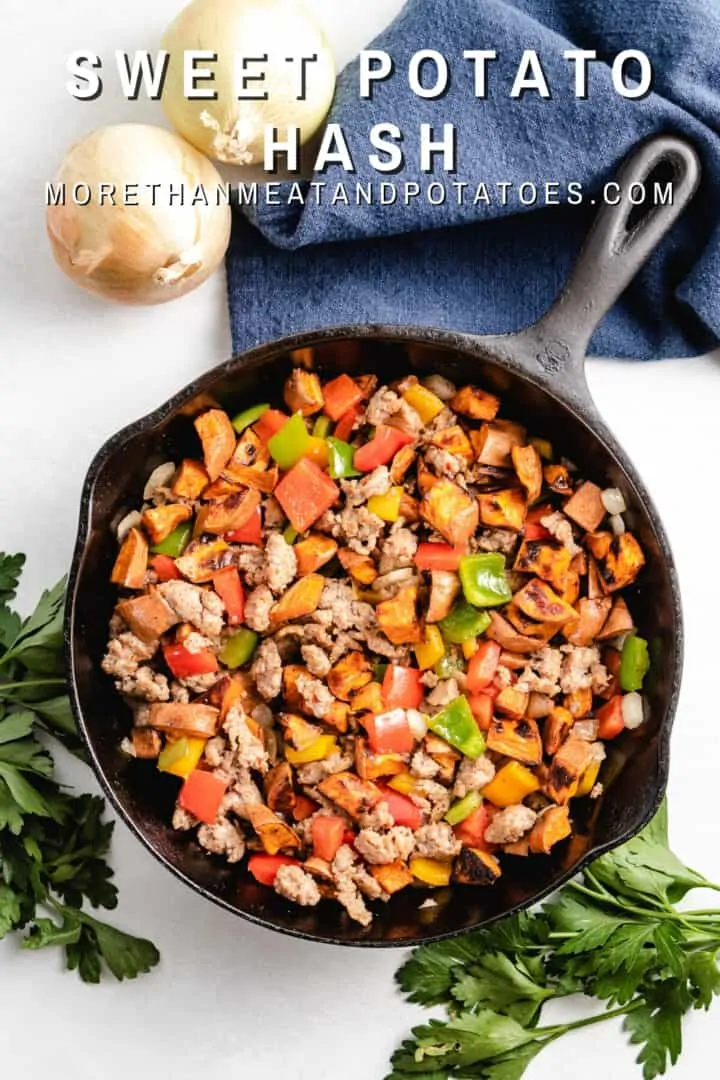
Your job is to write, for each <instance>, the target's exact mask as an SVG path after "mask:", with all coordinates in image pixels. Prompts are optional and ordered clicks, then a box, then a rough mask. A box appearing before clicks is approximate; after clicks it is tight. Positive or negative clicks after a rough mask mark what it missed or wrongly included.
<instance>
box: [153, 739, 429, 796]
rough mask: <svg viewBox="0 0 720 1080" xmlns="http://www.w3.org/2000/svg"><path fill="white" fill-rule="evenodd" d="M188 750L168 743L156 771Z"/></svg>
mask: <svg viewBox="0 0 720 1080" xmlns="http://www.w3.org/2000/svg"><path fill="white" fill-rule="evenodd" d="M188 750H189V744H188V741H187V739H177V740H176V741H175V742H171V743H168V744H167V746H165V747H163V749H162V750H161V751H160V757H159V758H158V769H160V771H161V772H163V771H164V770H165V769H169V768H171V767H172V766H173V765H175V764H176V762H178V761H180V760H181V759H182V758H184V757H185V755H186V754H187V752H188ZM448 813H449V811H448Z"/></svg>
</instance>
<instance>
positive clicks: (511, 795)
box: [482, 761, 540, 807]
mask: <svg viewBox="0 0 720 1080" xmlns="http://www.w3.org/2000/svg"><path fill="white" fill-rule="evenodd" d="M539 787H540V781H539V780H538V778H537V776H536V775H535V773H534V772H531V771H530V769H526V768H525V766H524V765H521V764H520V762H519V761H508V763H507V765H503V767H502V769H499V770H498V771H497V772H496V773H495V776H494V777H493V779H492V780H491V781H490V783H489V784H486V785H485V787H484V788H483V789H482V794H483V798H485V799H487V800H488V801H489V802H491V803H493V805H494V806H503V807H504V806H516V805H517V803H521V802H522V801H523V799H525V798H527V796H528V795H531V794H532V793H533V791H537V790H538V789H539Z"/></svg>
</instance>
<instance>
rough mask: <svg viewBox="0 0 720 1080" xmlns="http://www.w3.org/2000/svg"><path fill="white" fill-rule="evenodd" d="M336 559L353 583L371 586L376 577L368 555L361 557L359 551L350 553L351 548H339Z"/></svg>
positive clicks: (373, 564)
mask: <svg viewBox="0 0 720 1080" xmlns="http://www.w3.org/2000/svg"><path fill="white" fill-rule="evenodd" d="M338 559H339V560H340V565H341V566H342V568H343V570H347V572H348V574H349V575H350V577H351V578H352V579H353V581H357V582H359V583H360V584H361V585H372V583H373V581H374V580H375V578H376V577H377V576H378V571H377V567H376V565H375V563H374V562H373V561H372V559H371V558H370V556H369V555H361V554H360V552H359V551H352V549H351V548H341V549H340V551H338Z"/></svg>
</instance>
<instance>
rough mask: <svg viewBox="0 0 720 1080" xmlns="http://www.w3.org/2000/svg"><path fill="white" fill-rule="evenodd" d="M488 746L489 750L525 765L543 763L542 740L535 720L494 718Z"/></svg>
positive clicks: (491, 722)
mask: <svg viewBox="0 0 720 1080" xmlns="http://www.w3.org/2000/svg"><path fill="white" fill-rule="evenodd" d="M487 745H488V750H494V751H495V753H497V754H503V755H504V756H505V757H509V758H513V760H514V761H521V762H522V763H523V764H524V765H539V764H540V762H541V761H542V752H543V747H542V739H541V738H540V731H539V729H538V726H537V723H536V722H535V721H534V720H500V719H498V718H497V717H493V719H492V720H491V721H490V730H489V731H488V734H487Z"/></svg>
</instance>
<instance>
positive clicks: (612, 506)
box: [600, 488, 627, 514]
mask: <svg viewBox="0 0 720 1080" xmlns="http://www.w3.org/2000/svg"><path fill="white" fill-rule="evenodd" d="M600 498H601V499H602V504H603V506H604V507H605V509H606V510H607V512H608V514H624V513H625V511H626V510H627V506H626V505H625V500H624V499H623V495H622V491H621V490H620V488H605V490H604V491H601V492H600Z"/></svg>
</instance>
